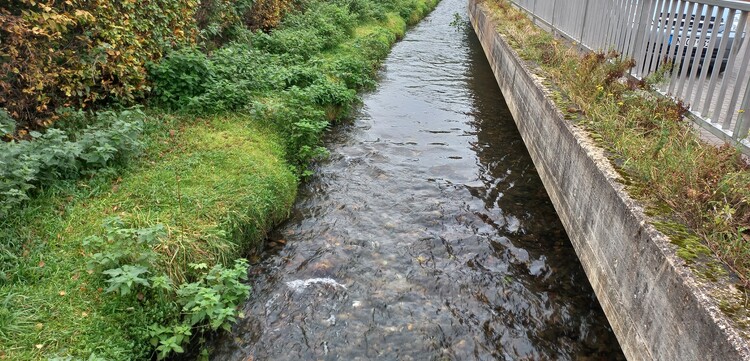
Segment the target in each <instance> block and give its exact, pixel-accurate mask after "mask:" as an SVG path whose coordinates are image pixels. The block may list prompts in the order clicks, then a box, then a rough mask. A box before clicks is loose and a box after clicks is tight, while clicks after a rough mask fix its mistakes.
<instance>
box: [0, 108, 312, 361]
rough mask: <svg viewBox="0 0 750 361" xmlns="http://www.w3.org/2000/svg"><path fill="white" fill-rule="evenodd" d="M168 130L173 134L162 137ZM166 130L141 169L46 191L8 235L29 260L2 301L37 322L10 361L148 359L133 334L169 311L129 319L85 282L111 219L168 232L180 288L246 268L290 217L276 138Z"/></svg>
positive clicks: (225, 129) (235, 128)
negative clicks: (199, 267) (88, 244)
mask: <svg viewBox="0 0 750 361" xmlns="http://www.w3.org/2000/svg"><path fill="white" fill-rule="evenodd" d="M165 120H166V121H165ZM169 123H172V125H175V127H174V128H172V127H167V126H164V125H168V124H169ZM157 124H161V125H160V126H158V127H155V128H154V129H152V130H151V134H149V142H150V146H149V147H148V154H146V156H145V157H144V158H143V159H142V160H141V162H139V163H140V164H139V165H137V166H134V167H132V168H130V169H126V170H124V172H123V173H122V174H121V175H120V176H117V177H114V176H106V175H104V176H98V177H96V178H94V179H91V180H88V181H83V182H79V183H78V184H66V185H65V186H63V187H59V188H57V189H50V190H47V191H45V193H44V194H43V195H41V196H40V197H38V198H37V200H35V201H34V202H33V203H32V204H31V205H29V207H28V208H27V209H26V210H25V212H23V213H22V214H20V215H19V217H18V218H16V219H14V220H13V224H11V225H9V227H7V228H6V232H8V234H6V237H9V236H10V237H12V238H15V239H17V240H18V241H20V242H22V243H23V246H22V247H21V248H22V249H23V251H22V255H21V257H20V258H19V259H18V267H17V268H16V269H15V273H13V274H9V275H7V276H8V277H9V278H11V279H12V282H11V283H8V282H6V283H4V284H3V285H2V286H0V294H15V295H19V296H17V297H16V298H15V300H13V301H15V302H17V301H18V299H20V297H23V302H24V304H25V305H29V306H31V307H33V309H34V310H35V312H34V313H33V316H34V319H35V320H36V322H35V324H34V327H33V330H32V331H31V332H23V333H19V334H17V335H14V337H12V338H11V339H4V340H3V341H4V342H3V348H2V349H3V352H5V354H6V357H9V359H15V360H25V359H39V358H43V357H46V356H51V355H54V354H56V353H61V354H66V355H73V356H79V357H88V355H89V354H91V353H92V352H93V353H95V354H97V355H99V356H106V357H107V358H108V359H126V358H130V357H133V356H134V355H135V356H136V357H138V356H141V357H143V356H145V355H147V353H148V352H149V345H139V344H133V342H132V340H134V339H136V340H137V339H141V338H142V337H141V336H140V335H133V334H131V332H132V330H135V329H140V328H142V326H147V325H148V324H150V323H151V322H153V320H154V319H158V318H159V315H153V314H152V313H154V312H156V313H158V312H160V311H163V310H154V309H149V306H150V305H146V304H144V305H142V307H141V308H138V307H136V308H135V309H132V310H131V309H128V308H129V307H132V305H131V304H130V303H126V302H125V301H122V302H121V300H120V299H119V297H118V296H116V295H114V294H104V293H103V292H101V288H105V284H104V283H103V282H102V279H101V277H100V275H98V274H89V272H88V271H87V267H86V262H87V256H89V255H88V254H86V251H85V250H84V248H83V245H82V240H83V239H84V238H85V237H87V236H89V235H93V234H99V233H101V223H102V220H103V219H105V218H106V217H110V216H115V215H118V216H120V217H122V218H123V219H124V220H125V221H126V222H127V223H128V224H131V225H132V226H134V227H145V226H148V225H154V224H157V223H162V224H164V225H165V226H166V227H167V229H168V230H169V235H168V237H167V238H166V239H165V240H164V241H163V242H162V244H161V246H160V247H159V249H158V250H157V251H158V252H159V253H161V254H162V255H163V258H162V259H164V260H165V261H164V265H163V268H164V271H166V272H168V273H170V275H171V276H172V278H173V279H176V280H179V279H182V278H184V272H185V271H186V269H187V264H188V263H199V262H205V263H208V264H216V263H228V261H231V260H233V259H235V258H237V257H239V256H241V255H242V254H243V253H244V251H247V250H248V248H249V247H252V246H253V245H257V242H259V241H260V240H261V239H262V238H263V235H264V234H265V232H266V231H267V230H268V229H269V228H270V227H271V226H273V225H274V224H275V223H276V222H278V221H280V220H282V219H284V218H285V217H286V216H287V212H288V209H289V207H290V206H291V204H292V202H293V200H294V197H295V194H296V187H297V177H296V176H295V173H294V172H293V169H292V168H291V167H290V166H288V165H287V164H286V163H285V161H284V154H283V149H282V147H281V145H280V142H279V141H278V139H277V136H276V135H275V134H273V133H271V132H270V131H269V130H268V129H264V127H263V126H261V125H259V123H258V121H257V120H253V119H250V118H247V117H242V116H233V117H216V118H214V119H210V120H200V121H194V120H187V119H162V121H161V122H157ZM170 133H171V134H173V135H170ZM178 184H179V187H178ZM224 233H225V234H226V236H223V235H222V234H224ZM10 237H9V238H10ZM24 254H25V255H24ZM6 273H7V271H6ZM20 295H23V296H20ZM166 311H167V312H169V310H166ZM21 316H23V315H21ZM155 316H156V317H155ZM164 318H168V317H164ZM20 319H23V317H20ZM26 323H28V322H26ZM15 324H18V322H15ZM26 326H28V325H26ZM0 327H3V328H4V329H6V328H7V327H6V326H5V324H2V325H0ZM26 328H28V327H26ZM7 329H9V330H11V331H12V328H7ZM4 331H6V330H3V331H0V333H3V332H4ZM134 351H135V352H134Z"/></svg>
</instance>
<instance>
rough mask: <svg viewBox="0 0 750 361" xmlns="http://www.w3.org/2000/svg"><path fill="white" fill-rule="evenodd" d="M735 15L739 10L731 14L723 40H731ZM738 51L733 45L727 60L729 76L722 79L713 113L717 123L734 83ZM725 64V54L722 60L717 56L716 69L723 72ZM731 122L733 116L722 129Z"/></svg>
mask: <svg viewBox="0 0 750 361" xmlns="http://www.w3.org/2000/svg"><path fill="white" fill-rule="evenodd" d="M735 14H737V10H735V9H732V10H731V11H730V12H729V19H727V24H726V26H725V27H724V36H723V38H729V32H730V29H732V25H734V15H735ZM742 20H744V16H742V19H740V21H742ZM742 25H744V24H742ZM743 28H744V26H743ZM735 40H737V39H735ZM738 50H739V49H738V47H737V44H732V45H731V48H730V49H729V59H728V60H727V67H726V68H725V69H726V70H729V74H727V73H726V72H725V73H724V76H723V77H722V79H721V87H720V90H719V97H718V98H717V99H716V107H715V108H714V112H713V118H714V119H716V122H719V117H720V116H721V110H722V108H723V107H724V98H726V95H727V88H728V87H729V83H730V82H731V81H732V80H731V73H732V68H733V67H734V60H735V58H736V57H737V51H738ZM723 62H724V57H723V54H722V57H721V58H719V57H718V56H717V57H716V61H715V62H714V68H716V66H717V65H718V66H719V71H721V65H722V63H723ZM717 63H718V64H717ZM731 122H732V117H731V116H730V117H729V118H728V120H727V119H724V122H723V124H722V126H721V128H722V129H729V125H730V124H731Z"/></svg>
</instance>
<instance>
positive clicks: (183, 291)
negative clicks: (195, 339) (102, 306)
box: [83, 217, 250, 360]
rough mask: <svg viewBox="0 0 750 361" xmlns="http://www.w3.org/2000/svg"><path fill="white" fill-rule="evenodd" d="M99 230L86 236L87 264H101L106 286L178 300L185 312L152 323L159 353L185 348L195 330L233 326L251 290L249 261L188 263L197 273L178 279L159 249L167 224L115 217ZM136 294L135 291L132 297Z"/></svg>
mask: <svg viewBox="0 0 750 361" xmlns="http://www.w3.org/2000/svg"><path fill="white" fill-rule="evenodd" d="M103 228H104V232H103V235H101V236H90V237H87V238H86V239H85V240H84V241H83V245H84V247H85V248H86V249H87V251H88V253H89V254H90V255H91V256H90V257H91V259H90V261H89V268H90V269H92V270H98V271H99V273H100V274H101V275H103V276H104V278H105V282H106V283H107V284H108V285H109V286H108V287H107V288H106V290H105V292H106V293H114V294H116V295H118V296H119V297H122V298H123V300H125V301H126V302H133V303H139V302H145V301H146V298H149V301H153V302H155V303H157V304H159V303H160V304H168V303H174V304H177V305H178V306H179V307H178V308H177V309H179V310H180V311H181V313H179V314H174V315H172V316H173V317H171V321H170V322H168V324H152V325H150V326H148V329H147V333H148V335H149V337H150V342H151V344H152V345H153V346H154V347H155V350H156V352H157V358H158V359H160V360H161V359H163V358H165V357H167V356H169V355H170V354H171V353H173V352H175V353H182V352H184V346H185V345H186V344H187V343H188V342H189V341H190V339H191V337H192V336H193V335H195V334H201V333H204V332H210V331H217V330H220V329H223V330H229V329H230V328H231V326H232V324H234V323H235V322H236V321H237V319H238V318H239V317H241V316H242V315H241V313H240V311H238V306H239V305H240V303H241V302H243V301H244V300H245V299H246V298H247V296H248V294H249V293H250V286H248V285H246V284H244V283H243V281H245V280H246V279H247V268H248V264H247V261H246V260H244V259H238V260H235V261H234V264H233V265H232V266H231V267H225V266H223V265H221V264H217V265H214V266H209V265H207V264H205V263H197V264H190V265H189V267H190V268H191V269H192V271H193V274H194V276H193V277H192V279H191V280H190V281H186V282H183V283H181V284H179V285H175V283H174V281H173V280H172V279H171V278H170V277H169V276H168V275H167V274H166V273H164V271H163V270H162V268H163V267H162V263H161V255H160V254H159V253H158V252H157V251H156V250H157V249H158V248H159V247H161V245H162V244H163V241H164V240H165V239H166V237H167V236H168V235H167V232H166V228H165V227H164V226H163V225H161V224H157V225H155V226H153V227H146V228H130V227H128V226H127V225H126V223H125V222H124V221H123V219H121V218H119V217H113V218H109V219H107V220H106V221H105V222H104V224H103ZM134 294H137V296H136V297H133V295H134Z"/></svg>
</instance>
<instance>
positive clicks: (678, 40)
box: [666, 1, 688, 96]
mask: <svg viewBox="0 0 750 361" xmlns="http://www.w3.org/2000/svg"><path fill="white" fill-rule="evenodd" d="M687 8H688V2H687V1H682V2H681V3H680V10H679V12H678V13H677V17H676V18H675V23H674V27H675V29H674V30H673V31H672V35H673V36H672V44H671V45H672V46H671V47H670V49H669V55H672V54H674V59H673V60H672V70H671V76H670V77H669V86H667V88H666V92H667V94H670V95H672V96H674V94H673V93H672V92H673V91H674V85H675V83H676V82H677V78H679V77H680V64H682V51H683V43H684V41H683V40H682V39H683V38H684V37H685V32H686V29H684V26H681V24H682V23H681V22H680V19H686V15H685V14H686V13H687ZM680 27H683V29H680ZM675 44H676V45H675ZM673 51H674V53H673Z"/></svg>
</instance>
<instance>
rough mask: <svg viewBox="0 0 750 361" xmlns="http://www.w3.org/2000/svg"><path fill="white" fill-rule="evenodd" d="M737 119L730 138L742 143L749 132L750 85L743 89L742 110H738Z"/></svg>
mask: <svg viewBox="0 0 750 361" xmlns="http://www.w3.org/2000/svg"><path fill="white" fill-rule="evenodd" d="M740 110H741V112H739V116H738V117H737V125H736V126H735V127H734V132H733V133H732V138H733V139H735V140H737V141H742V140H743V139H746V138H747V137H748V132H749V131H750V85H748V86H747V87H746V88H745V96H744V97H743V99H742V108H740Z"/></svg>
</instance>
